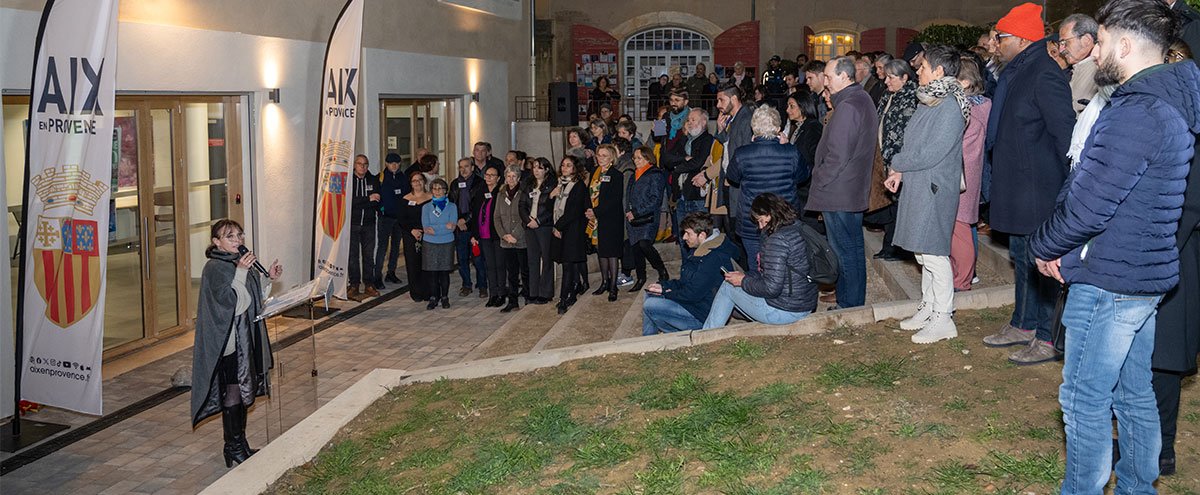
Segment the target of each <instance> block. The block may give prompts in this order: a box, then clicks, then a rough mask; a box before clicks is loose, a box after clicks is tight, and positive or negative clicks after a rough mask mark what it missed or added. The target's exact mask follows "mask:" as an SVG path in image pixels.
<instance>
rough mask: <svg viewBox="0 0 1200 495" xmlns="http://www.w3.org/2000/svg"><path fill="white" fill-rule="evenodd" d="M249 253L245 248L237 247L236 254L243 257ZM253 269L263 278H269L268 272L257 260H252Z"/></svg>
mask: <svg viewBox="0 0 1200 495" xmlns="http://www.w3.org/2000/svg"><path fill="white" fill-rule="evenodd" d="M249 252H250V250H249V249H247V248H246V246H238V254H240V255H242V256H245V255H246V253H249ZM254 269H255V270H258V272H259V273H261V274H263V276H265V277H267V278H271V273H270V272H268V271H267V269H266V268H263V266H262V263H259V262H258V260H254Z"/></svg>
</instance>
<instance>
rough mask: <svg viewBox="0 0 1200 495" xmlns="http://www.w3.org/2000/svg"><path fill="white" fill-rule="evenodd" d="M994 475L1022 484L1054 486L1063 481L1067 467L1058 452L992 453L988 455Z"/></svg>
mask: <svg viewBox="0 0 1200 495" xmlns="http://www.w3.org/2000/svg"><path fill="white" fill-rule="evenodd" d="M988 462H989V464H990V465H991V467H992V474H993V475H995V476H1001V477H1004V478H1008V479H1011V480H1013V481H1016V482H1017V483H1020V484H1027V483H1042V484H1047V485H1053V484H1056V483H1058V481H1059V480H1061V479H1062V477H1063V473H1064V472H1065V471H1066V467H1065V466H1064V464H1063V461H1062V459H1060V458H1059V455H1058V452H1045V453H1041V452H1032V453H1027V454H1024V455H1013V454H1009V453H1006V452H999V451H992V452H991V453H989V454H988Z"/></svg>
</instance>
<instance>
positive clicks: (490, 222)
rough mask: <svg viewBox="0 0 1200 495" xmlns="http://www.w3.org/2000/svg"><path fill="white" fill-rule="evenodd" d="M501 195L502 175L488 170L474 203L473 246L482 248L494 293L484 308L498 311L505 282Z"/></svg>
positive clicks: (492, 292)
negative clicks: (498, 208)
mask: <svg viewBox="0 0 1200 495" xmlns="http://www.w3.org/2000/svg"><path fill="white" fill-rule="evenodd" d="M499 194H500V172H499V171H498V170H497V169H495V168H491V167H489V168H486V169H484V172H483V189H480V190H479V193H478V194H477V195H476V196H475V197H474V198H473V199H472V200H471V211H472V212H473V218H474V219H475V221H474V222H471V226H470V227H471V244H472V245H474V246H479V252H480V254H482V255H483V264H484V266H486V267H487V279H488V282H490V283H491V288H492V290H491V292H490V293H489V294H488V296H489V297H488V302H487V304H485V305H484V307H488V308H496V307H500V306H502V305H504V281H503V280H501V279H500V263H501V258H500V256H501V253H500V235H499V234H497V233H496V221H495V213H496V200H497V199H498V198H497V196H498V195H499Z"/></svg>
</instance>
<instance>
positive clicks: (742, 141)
mask: <svg viewBox="0 0 1200 495" xmlns="http://www.w3.org/2000/svg"><path fill="white" fill-rule="evenodd" d="M744 96H745V95H743V94H742V93H741V90H740V89H738V87H737V86H734V85H732V84H728V83H726V84H725V85H723V86H721V88H720V89H719V90H718V91H717V110H719V111H720V112H721V115H720V116H718V117H717V135H716V136H715V138H716V140H717V141H718V142H720V143H721V146H722V147H723V148H724V153H722V154H721V171H720V173H719V174H718V177H717V182H716V184H714V186H715V187H714V189H716V192H717V206H718V207H725V208H727V209H726V213H727V217H728V218H727V221H726V222H725V223H724V224H722V225H720V227H721V228H723V229H725V228H727V227H729V226H732V225H736V224H735V223H734V222H735V221H736V220H737V217H738V215H740V214H741V213H742V212H739V211H738V201H739V200H740V199H741V190H739V189H738V188H736V187H731V186H729V185H728V182H726V180H725V174H726V172H727V171H728V168H729V160H730V158H732V156H733V154H734V152H735V151H736V150H737V149H738V148H739V147H741V146H743V145H747V144H750V140H751V139H753V137H754V134H753V132H752V131H751V129H750V118H751V117H753V116H754V108H752V107H751V106H749V105H743V104H742V98H743V97H744ZM709 179H710V177H705V176H704V175H699V176H697V177H695V178H693V179H692V181H693V182H692V184H693V185H696V186H697V187H702V186H704V184H706V183H707V182H708V180H709ZM710 194H711V193H710ZM718 223H720V222H718ZM726 230H728V232H727V233H728V234H729V235H731V236H732V235H733V230H732V229H726ZM737 242H738V240H737V239H736V238H734V243H737ZM742 266H746V265H745V264H743V265H742Z"/></svg>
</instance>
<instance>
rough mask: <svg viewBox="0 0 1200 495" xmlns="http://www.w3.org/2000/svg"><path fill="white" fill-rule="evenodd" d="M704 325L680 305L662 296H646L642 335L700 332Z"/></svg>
mask: <svg viewBox="0 0 1200 495" xmlns="http://www.w3.org/2000/svg"><path fill="white" fill-rule="evenodd" d="M703 324H704V322H702V321H700V320H697V319H696V317H695V316H692V314H691V313H689V312H688V310H686V309H684V308H683V306H681V305H680V304H679V303H677V302H675V301H672V300H670V299H667V298H665V297H662V296H651V295H649V294H647V295H646V303H645V304H644V305H642V335H657V334H658V333H659V332H662V333H671V332H679V331H683V330H699V329H700V327H701V326H703Z"/></svg>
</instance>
